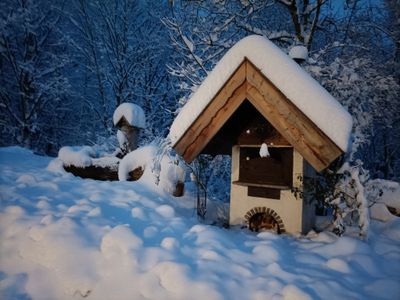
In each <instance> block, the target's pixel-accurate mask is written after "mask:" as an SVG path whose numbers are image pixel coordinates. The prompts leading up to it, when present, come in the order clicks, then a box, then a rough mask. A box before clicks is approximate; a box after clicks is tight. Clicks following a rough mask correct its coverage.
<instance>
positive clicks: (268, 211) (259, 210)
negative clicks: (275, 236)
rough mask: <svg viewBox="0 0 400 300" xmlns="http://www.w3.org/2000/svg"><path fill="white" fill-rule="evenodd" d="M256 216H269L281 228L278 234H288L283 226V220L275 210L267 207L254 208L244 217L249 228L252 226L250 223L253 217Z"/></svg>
mask: <svg viewBox="0 0 400 300" xmlns="http://www.w3.org/2000/svg"><path fill="white" fill-rule="evenodd" d="M256 214H265V215H267V216H271V217H273V218H274V219H275V221H276V222H277V225H278V227H279V229H278V233H285V232H286V229H285V225H284V224H283V220H282V218H281V217H280V216H279V215H278V214H277V213H276V212H275V211H274V210H273V209H271V208H266V207H254V208H252V209H250V210H249V211H248V212H247V213H246V214H245V216H244V218H245V220H246V221H245V222H246V224H247V226H249V225H250V223H249V222H250V219H251V218H252V217H253V216H255V215H256Z"/></svg>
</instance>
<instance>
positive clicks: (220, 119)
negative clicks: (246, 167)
mask: <svg viewBox="0 0 400 300" xmlns="http://www.w3.org/2000/svg"><path fill="white" fill-rule="evenodd" d="M246 99H247V100H249V101H250V102H251V103H252V105H253V106H254V107H255V108H256V109H257V110H258V111H259V112H260V113H261V114H262V115H263V116H264V117H265V118H266V119H267V120H268V121H269V122H270V123H271V124H272V125H273V126H274V127H275V128H276V130H277V131H278V132H279V133H280V134H281V135H282V136H283V137H284V138H285V139H286V140H287V141H288V142H289V143H290V144H291V145H292V146H293V147H294V148H296V150H297V151H298V152H299V153H300V154H301V155H302V156H303V157H304V158H305V159H306V160H307V161H308V162H309V163H310V164H311V165H312V166H313V167H314V169H316V170H317V171H321V170H323V169H325V168H326V167H327V166H328V165H329V164H330V163H331V162H332V161H333V160H335V159H336V158H337V157H338V156H340V155H341V154H342V153H343V151H342V150H341V149H340V148H339V147H338V146H336V144H335V143H333V142H332V140H331V139H330V138H329V137H328V136H326V135H325V134H324V133H323V132H322V131H321V130H320V129H319V128H318V127H317V126H316V125H315V124H314V123H313V122H312V121H311V120H310V119H309V118H308V117H307V116H305V115H304V114H303V113H302V112H301V111H300V110H299V109H298V108H297V107H296V106H295V105H294V104H293V103H292V102H291V101H290V100H289V99H287V98H286V97H285V95H283V94H282V92H281V91H280V90H278V89H277V88H276V87H275V86H274V85H273V84H272V82H270V81H269V80H268V79H267V78H266V77H265V76H264V75H263V74H262V73H261V71H260V70H258V69H257V68H256V67H255V66H254V64H252V63H251V62H250V61H249V60H248V59H245V60H244V61H243V62H242V64H241V65H240V66H239V67H238V68H237V69H236V71H235V72H234V73H233V75H232V76H231V77H230V78H229V79H228V81H227V83H226V84H225V85H224V86H223V87H222V88H221V89H220V91H219V92H218V93H217V94H216V96H215V97H214V98H213V99H212V101H210V103H209V104H208V106H207V107H206V108H205V109H204V110H203V112H202V113H201V114H200V115H199V117H198V118H197V119H196V120H195V121H194V122H193V124H192V125H191V126H190V127H189V129H188V130H187V131H186V132H185V133H184V134H183V136H182V137H181V138H180V139H179V141H178V142H177V143H176V144H175V145H174V149H175V151H176V152H177V153H179V154H180V155H181V156H182V157H183V158H184V159H185V161H186V162H188V163H190V162H191V161H192V160H193V159H194V158H195V157H196V156H197V155H198V154H199V153H200V152H201V151H202V150H203V149H204V147H205V146H206V145H207V144H208V142H209V141H210V140H211V139H212V138H213V137H214V136H215V134H217V132H218V131H219V130H220V129H221V127H222V126H223V125H224V124H225V122H226V121H227V120H228V119H229V117H230V116H231V115H232V114H233V113H234V112H235V111H236V109H237V108H238V107H239V106H240V104H241V103H242V102H243V101H245V100H246Z"/></svg>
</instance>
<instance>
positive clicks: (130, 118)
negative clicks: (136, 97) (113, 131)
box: [113, 103, 146, 128]
mask: <svg viewBox="0 0 400 300" xmlns="http://www.w3.org/2000/svg"><path fill="white" fill-rule="evenodd" d="M122 117H124V118H125V120H126V121H127V122H128V123H129V125H131V126H134V127H138V128H145V127H146V117H145V115H144V111H143V109H142V108H141V107H140V106H139V105H136V104H133V103H122V104H121V105H120V106H118V107H117V109H116V110H115V111H114V114H113V122H114V125H117V124H118V122H119V121H120V120H121V119H122Z"/></svg>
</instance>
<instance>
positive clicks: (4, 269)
mask: <svg viewBox="0 0 400 300" xmlns="http://www.w3.org/2000/svg"><path fill="white" fill-rule="evenodd" d="M0 172H1V179H0V195H1V196H0V197H1V208H0V239H1V244H0V298H1V299H82V298H84V297H85V298H86V299H209V300H211V299H297V300H299V299H396V297H398V296H399V295H400V221H399V218H394V219H393V220H392V221H390V222H388V223H380V222H376V221H373V222H372V224H371V231H370V235H369V240H368V241H367V242H363V241H360V240H358V239H354V238H350V237H342V238H337V237H336V236H334V235H333V234H331V233H329V232H324V233H320V234H315V233H312V234H309V236H308V237H298V238H295V237H291V236H288V235H281V236H277V235H275V234H272V233H268V232H263V233H259V234H255V233H251V232H249V231H247V230H240V229H238V228H231V229H222V228H218V227H215V226H208V225H202V224H199V223H198V222H197V219H196V217H195V212H194V209H193V207H194V202H195V200H194V198H193V197H191V196H190V195H188V196H186V197H184V198H173V197H172V196H169V194H168V193H166V192H164V191H163V190H162V189H161V188H157V187H156V186H155V185H154V183H153V182H150V181H149V182H147V181H141V182H100V181H94V180H88V179H85V180H84V179H80V178H76V177H74V176H73V175H71V174H68V173H65V172H63V171H62V169H61V168H60V163H59V162H57V161H51V159H50V158H47V157H39V156H35V155H33V154H32V153H31V152H29V151H27V150H24V149H21V148H17V147H11V148H2V149H0ZM189 188H190V186H189Z"/></svg>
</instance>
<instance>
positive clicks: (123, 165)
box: [118, 146, 157, 181]
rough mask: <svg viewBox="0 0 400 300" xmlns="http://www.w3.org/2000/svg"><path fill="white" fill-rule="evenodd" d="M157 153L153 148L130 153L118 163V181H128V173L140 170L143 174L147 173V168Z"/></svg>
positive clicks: (145, 147)
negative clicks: (142, 170)
mask: <svg viewBox="0 0 400 300" xmlns="http://www.w3.org/2000/svg"><path fill="white" fill-rule="evenodd" d="M156 153H157V149H156V148H155V147H154V146H144V147H140V148H138V149H136V150H134V151H132V152H129V153H128V154H127V155H125V156H124V158H123V159H122V160H121V162H120V163H119V167H118V179H119V180H120V181H127V180H128V179H129V172H131V171H133V170H135V169H137V168H142V169H144V170H145V173H148V171H149V170H148V169H150V168H147V166H150V164H151V163H152V162H153V159H154V157H155V155H156Z"/></svg>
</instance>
